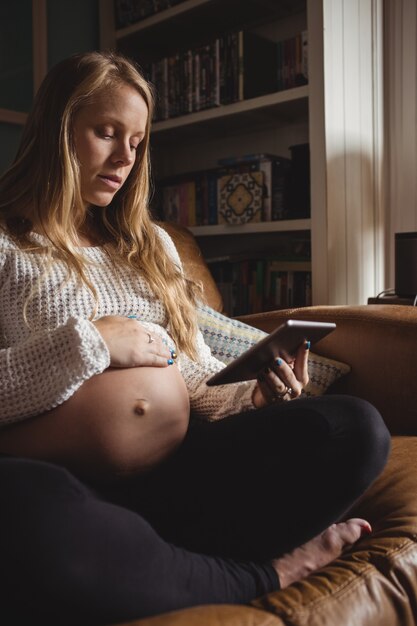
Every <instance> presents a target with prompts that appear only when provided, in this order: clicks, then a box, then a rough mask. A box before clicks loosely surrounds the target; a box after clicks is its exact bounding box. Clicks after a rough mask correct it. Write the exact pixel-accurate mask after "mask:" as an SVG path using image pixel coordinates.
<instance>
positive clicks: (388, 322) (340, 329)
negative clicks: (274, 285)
mask: <svg viewBox="0 0 417 626" xmlns="http://www.w3.org/2000/svg"><path fill="white" fill-rule="evenodd" d="M288 318H293V319H311V320H319V321H334V322H336V324H337V329H336V331H335V332H334V333H331V334H330V335H329V336H328V337H326V338H325V339H323V340H322V341H320V342H319V343H318V344H317V346H315V347H314V352H316V353H318V354H321V355H323V356H327V357H329V358H332V359H336V360H338V361H344V362H345V363H348V364H349V365H350V366H351V368H352V371H351V373H350V374H348V375H347V376H345V377H343V378H341V379H340V380H339V381H337V382H336V383H335V384H334V385H333V387H332V392H336V393H349V394H353V395H355V396H358V397H361V398H365V399H366V400H369V401H370V402H372V404H374V405H375V406H376V407H377V408H378V409H379V411H380V412H381V414H382V416H383V418H384V420H385V421H386V423H387V425H388V428H389V429H390V431H391V432H392V433H393V434H404V435H405V434H413V435H415V434H417V402H416V396H415V395H414V389H415V384H416V383H415V381H416V380H417V359H416V348H417V308H415V307H411V306H395V305H362V306H316V307H306V308H300V309H287V310H282V311H273V312H268V313H259V314H255V315H246V316H244V317H241V318H239V319H241V320H242V321H244V322H246V323H247V324H252V325H253V326H256V327H257V328H261V329H262V330H265V331H267V332H270V331H271V330H273V329H274V328H275V327H276V326H277V325H278V324H279V323H280V322H282V321H283V320H284V319H288Z"/></svg>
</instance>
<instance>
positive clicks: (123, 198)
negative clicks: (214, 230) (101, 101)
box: [0, 52, 199, 358]
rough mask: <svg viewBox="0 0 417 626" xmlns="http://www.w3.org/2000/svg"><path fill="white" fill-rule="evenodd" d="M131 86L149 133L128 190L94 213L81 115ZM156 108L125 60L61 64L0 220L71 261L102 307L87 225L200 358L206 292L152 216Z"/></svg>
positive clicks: (46, 87) (7, 177)
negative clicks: (198, 337) (41, 238)
mask: <svg viewBox="0 0 417 626" xmlns="http://www.w3.org/2000/svg"><path fill="white" fill-rule="evenodd" d="M126 84H127V85H129V86H131V87H133V88H134V89H136V90H137V91H138V93H139V94H140V95H141V96H142V97H143V99H144V100H145V103H146V105H147V108H148V119H147V124H146V131H145V136H144V138H143V140H142V141H141V143H140V144H139V148H138V150H137V156H136V160H135V164H134V166H133V168H132V171H131V172H130V174H129V176H128V178H127V180H126V182H125V184H124V185H123V187H122V188H121V189H120V191H119V192H118V193H117V194H116V196H114V198H113V200H112V202H111V203H110V204H109V205H108V206H107V207H105V208H104V209H101V210H94V211H93V212H92V213H91V214H89V213H88V210H87V209H86V208H85V205H84V202H83V200H82V197H81V189H80V175H79V174H80V171H79V163H78V159H77V154H76V150H75V142H74V138H73V123H74V118H75V115H76V114H77V113H78V112H79V110H80V109H81V108H83V107H84V106H86V105H88V104H90V103H91V102H92V101H94V99H95V98H96V97H97V95H98V94H101V93H102V92H104V91H105V90H108V89H114V88H117V87H119V86H121V85H126ZM153 111H154V97H153V92H152V87H151V85H150V84H149V83H148V82H147V81H146V80H145V78H144V77H143V76H142V74H141V72H140V71H139V69H138V68H137V67H136V66H135V65H134V63H133V62H132V61H130V60H128V59H126V58H125V57H123V56H122V55H120V54H116V53H113V52H104V53H103V52H89V53H85V54H78V55H74V56H72V57H70V58H69V59H66V60H64V61H62V62H61V63H59V64H58V65H57V66H55V67H54V68H53V69H52V70H51V71H50V72H49V73H48V75H47V76H46V78H45V80H44V81H43V83H42V85H41V87H40V89H39V91H38V94H37V96H36V98H35V102H34V106H33V109H32V112H31V113H30V115H29V117H28V120H27V123H26V126H25V128H24V131H23V134H22V139H21V143H20V147H19V150H18V152H17V155H16V158H15V160H14V162H13V164H12V166H11V167H10V168H9V169H8V170H7V171H6V172H5V174H4V175H3V177H2V178H1V179H0V220H1V221H2V222H3V223H4V224H6V225H7V230H8V231H9V232H10V234H11V235H12V236H13V237H14V238H15V240H16V241H17V242H18V244H19V245H20V246H21V247H22V248H30V249H32V250H33V249H34V248H38V249H39V251H41V250H43V251H44V252H46V253H47V255H49V257H50V258H59V259H61V260H63V261H65V263H66V265H67V267H68V271H69V273H71V272H75V274H76V275H77V276H78V277H79V279H80V280H81V282H82V283H84V284H85V285H86V286H87V287H88V288H89V289H90V291H91V292H92V293H93V295H94V297H95V300H96V302H97V294H96V292H95V289H94V287H93V286H92V285H91V283H90V282H89V279H88V274H87V267H86V265H87V261H86V260H85V257H83V256H82V255H81V254H80V253H79V252H78V251H77V247H78V245H79V243H78V242H79V239H78V234H79V232H80V229H82V228H83V227H84V228H85V227H86V225H88V226H89V228H90V229H92V233H91V234H94V235H95V236H96V237H98V239H99V241H101V242H103V246H104V248H105V249H106V252H107V253H108V254H109V256H110V257H111V258H112V260H113V261H114V263H115V264H119V263H120V262H122V263H124V264H127V265H129V266H131V267H133V268H135V269H137V270H138V271H140V272H141V273H142V275H143V277H144V278H145V280H147V281H148V283H149V285H150V286H151V288H152V289H153V291H154V292H155V294H156V295H157V297H159V298H160V299H161V300H162V302H163V303H164V305H165V307H166V309H167V315H168V318H169V322H170V332H171V334H172V337H173V339H174V341H175V343H176V345H177V346H178V348H179V349H180V350H184V351H185V352H186V353H187V354H188V355H189V356H191V357H193V358H196V356H197V355H196V353H195V348H194V340H195V334H196V330H197V321H196V313H195V307H194V305H195V303H196V299H197V297H198V295H199V287H198V286H197V285H195V284H194V283H192V282H191V281H189V280H187V278H186V277H184V275H183V274H182V273H181V272H180V270H179V269H178V268H177V266H176V265H175V263H174V262H173V261H172V260H171V258H170V257H169V256H168V255H167V253H166V251H165V249H164V247H163V246H162V245H161V241H160V239H159V237H158V235H157V233H156V230H155V227H154V224H153V222H152V219H151V217H150V214H149V208H148V202H149V193H150V159H149V136H150V128H151V121H152V116H153ZM33 222H35V223H36V224H37V228H39V229H40V231H41V234H44V235H45V236H46V237H47V238H48V240H49V242H50V245H49V246H48V247H47V248H45V247H42V246H41V245H40V244H39V245H38V246H37V245H36V244H34V243H33V240H32V239H31V238H30V232H31V230H32V228H33ZM93 315H94V314H93ZM190 331H191V332H190Z"/></svg>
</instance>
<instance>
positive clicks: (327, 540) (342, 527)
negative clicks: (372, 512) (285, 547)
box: [272, 518, 372, 589]
mask: <svg viewBox="0 0 417 626" xmlns="http://www.w3.org/2000/svg"><path fill="white" fill-rule="evenodd" d="M371 532H372V528H371V525H370V524H369V522H367V521H366V520H364V519H360V518H352V519H349V520H347V521H346V522H341V523H340V524H332V526H329V528H327V529H326V530H325V531H324V532H322V533H321V534H320V535H317V537H314V539H311V540H310V541H308V542H307V543H305V544H303V545H302V546H300V547H299V548H295V550H293V551H292V552H290V553H289V554H284V556H282V557H280V558H279V559H274V560H273V561H272V565H273V567H274V568H275V570H276V572H277V574H278V576H279V580H280V585H281V589H284V588H285V587H288V585H291V583H293V582H295V581H297V580H300V579H301V578H304V577H305V576H308V574H311V573H312V572H315V571H316V570H318V569H320V568H321V567H324V566H325V565H328V563H331V561H333V560H334V559H336V558H337V557H338V556H340V554H341V553H342V552H343V550H344V549H345V548H346V547H348V546H350V545H352V544H353V543H355V542H356V541H357V540H358V539H359V538H360V537H361V535H363V534H369V533H371Z"/></svg>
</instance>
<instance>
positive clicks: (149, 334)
mask: <svg viewBox="0 0 417 626" xmlns="http://www.w3.org/2000/svg"><path fill="white" fill-rule="evenodd" d="M146 334H147V335H148V343H152V342H153V340H154V338H153V337H152V335H151V333H146Z"/></svg>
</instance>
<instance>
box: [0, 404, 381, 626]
mask: <svg viewBox="0 0 417 626" xmlns="http://www.w3.org/2000/svg"><path fill="white" fill-rule="evenodd" d="M389 448H390V439H389V435H388V431H387V429H386V427H385V426H384V423H383V421H382V419H381V417H380V415H379V414H378V412H377V411H376V410H375V409H374V408H373V407H372V406H371V405H370V404H368V403H367V402H364V401H362V400H358V399H355V398H351V397H347V396H326V397H323V398H317V399H314V400H296V401H293V402H289V403H285V404H282V405H275V406H271V407H268V408H265V409H260V410H258V411H250V412H247V413H243V414H240V415H233V416H230V417H227V418H225V419H224V420H222V421H220V422H214V423H206V422H199V421H194V422H193V423H192V425H191V426H190V429H189V432H188V434H187V437H186V439H185V440H184V442H183V444H182V446H181V447H180V449H179V450H178V451H177V452H176V453H175V454H174V455H173V456H172V457H171V458H170V459H169V460H168V461H167V462H165V463H164V464H163V465H161V466H160V467H159V468H158V469H157V470H155V471H153V472H151V473H149V474H147V475H144V476H137V477H132V478H130V479H125V480H124V481H123V482H121V483H119V484H118V485H113V486H111V487H110V486H108V487H103V486H101V487H100V488H98V487H97V486H95V487H92V486H91V485H90V486H87V485H85V484H83V483H82V482H81V481H80V480H78V479H77V478H76V477H74V476H72V475H71V474H70V473H69V472H67V471H66V470H65V469H63V468H60V467H58V466H56V465H52V464H49V463H43V462H39V461H31V460H25V459H16V458H11V457H3V458H1V459H0V494H1V496H0V497H1V505H2V506H1V514H0V560H1V568H2V572H3V582H2V584H1V585H0V594H1V595H2V596H3V597H1V602H0V607H1V608H0V615H1V617H2V618H3V619H4V618H5V617H6V616H7V619H8V621H7V624H8V626H12V625H13V624H23V623H24V622H25V621H27V623H30V624H32V625H35V624H42V626H48V625H49V624H51V625H53V626H66V625H68V626H69V625H71V626H74V624H77V626H82V625H84V624H86V625H87V624H88V626H95V625H104V624H111V623H112V622H120V621H127V620H131V619H134V618H139V617H144V616H148V615H154V614H157V613H162V612H165V611H170V610H174V609H180V608H183V607H188V606H193V605H197V604H208V603H247V602H249V601H250V600H251V599H253V598H254V597H256V596H259V595H261V594H264V593H267V592H269V591H272V590H274V589H277V588H278V585H279V583H278V579H277V576H276V574H275V571H274V570H273V568H272V566H271V565H270V564H269V560H270V559H272V558H274V557H277V556H279V555H280V554H283V553H284V552H286V551H288V550H291V549H292V548H294V547H295V546H297V545H300V544H301V543H303V542H305V541H307V540H308V539H310V538H312V537H313V536H315V535H316V534H318V533H319V532H321V531H322V530H324V529H325V528H326V527H327V526H329V525H330V524H332V523H333V522H335V521H337V520H339V519H341V518H342V517H343V516H344V515H345V514H346V513H347V511H348V510H349V508H350V507H351V506H352V505H353V503H354V502H355V501H356V500H357V498H358V497H359V496H360V495H361V494H362V493H363V492H364V491H365V489H367V487H368V486H369V485H370V483H372V481H373V480H374V479H375V478H376V477H377V476H378V474H379V473H380V472H381V470H382V469H383V467H384V465H385V463H386V460H387V456H388V453H389ZM4 612H6V613H4ZM5 623H6V622H5Z"/></svg>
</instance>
